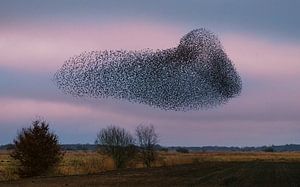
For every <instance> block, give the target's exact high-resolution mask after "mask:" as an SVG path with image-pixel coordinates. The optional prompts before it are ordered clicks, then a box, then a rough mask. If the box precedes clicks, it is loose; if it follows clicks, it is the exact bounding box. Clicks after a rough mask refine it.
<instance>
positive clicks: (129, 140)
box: [95, 125, 136, 168]
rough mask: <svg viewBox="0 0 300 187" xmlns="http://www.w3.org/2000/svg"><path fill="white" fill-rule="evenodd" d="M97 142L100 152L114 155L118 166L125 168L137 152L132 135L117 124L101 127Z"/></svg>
mask: <svg viewBox="0 0 300 187" xmlns="http://www.w3.org/2000/svg"><path fill="white" fill-rule="evenodd" d="M95 143H96V144H97V145H98V152H99V153H100V154H106V155H108V156H110V157H112V159H113V161H114V163H115V166H116V168H124V167H125V166H126V164H127V163H128V162H129V161H130V160H131V159H133V158H134V156H135V154H136V146H135V145H134V138H133V137H132V135H131V134H130V133H129V132H127V131H126V130H125V129H124V128H120V127H117V126H113V125H111V126H108V127H107V128H103V129H101V130H100V132H99V133H98V135H97V139H96V141H95Z"/></svg>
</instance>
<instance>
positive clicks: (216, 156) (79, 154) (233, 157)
mask: <svg viewBox="0 0 300 187" xmlns="http://www.w3.org/2000/svg"><path fill="white" fill-rule="evenodd" d="M209 161H210V162H218V161H220V162H224V161H225V162H248V161H249V162H251V161H266V162H294V161H295V162H300V152H282V153H266V152H220V153H219V152H215V153H213V152H212V153H211V152H206V153H205V152H204V153H172V152H161V153H159V158H158V159H157V161H156V162H155V164H154V167H161V166H175V165H182V164H200V163H201V162H209ZM128 167H129V168H141V167H143V164H142V162H140V161H138V160H135V161H133V162H131V163H129V165H128ZM15 168H16V163H15V162H13V161H12V159H11V158H10V157H9V152H7V151H2V152H0V180H12V179H17V178H18V176H17V175H16V174H15V171H16V169H15ZM114 169H115V167H114V163H113V161H112V160H111V159H110V158H108V157H105V156H101V155H99V154H98V153H96V152H84V151H72V152H66V154H65V156H64V158H63V160H62V162H61V163H60V164H59V165H58V166H57V167H56V168H55V170H53V171H52V172H51V173H49V174H48V175H49V176H58V175H60V176H61V175H63V176H64V175H81V174H93V173H99V172H101V171H108V170H114Z"/></svg>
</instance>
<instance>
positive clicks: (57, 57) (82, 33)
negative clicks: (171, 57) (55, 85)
mask: <svg viewBox="0 0 300 187" xmlns="http://www.w3.org/2000/svg"><path fill="white" fill-rule="evenodd" d="M180 33H181V30H180V28H177V27H173V26H170V25H162V24H153V23H143V22H132V23H113V24H103V25H78V26H76V25H72V26H70V25H52V26H51V25H48V26H45V27H39V26H36V25H29V26H19V27H7V28H5V27H4V28H3V27H2V28H1V30H0V57H1V61H0V66H4V67H10V68H18V69H26V70H34V71H49V70H53V69H57V68H58V67H59V66H60V65H61V64H62V63H63V62H64V61H65V60H66V59H68V58H69V57H71V56H74V55H77V54H79V53H81V52H83V51H91V50H104V49H132V50H133V49H144V48H153V49H158V48H169V47H173V46H176V45H177V44H178V42H179V41H178V39H179V36H180Z"/></svg>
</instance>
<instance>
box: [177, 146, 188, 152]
mask: <svg viewBox="0 0 300 187" xmlns="http://www.w3.org/2000/svg"><path fill="white" fill-rule="evenodd" d="M176 151H177V152H178V153H189V152H190V151H189V150H188V149H186V148H183V147H178V148H177V149H176Z"/></svg>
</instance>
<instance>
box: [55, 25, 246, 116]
mask: <svg viewBox="0 0 300 187" xmlns="http://www.w3.org/2000/svg"><path fill="white" fill-rule="evenodd" d="M54 80H55V82H56V83H57V85H58V87H59V88H60V89H62V90H63V91H64V92H66V93H68V94H72V95H74V96H88V97H95V98H107V97H111V98H116V99H126V100H129V101H132V102H137V103H142V104H147V105H150V106H154V107H158V108H161V109H165V110H180V111H187V110H198V109H205V108H210V107H214V106H218V105H220V104H222V103H226V102H227V101H228V100H229V99H230V98H232V97H235V96H237V95H238V94H239V93H240V91H241V87H242V84H241V79H240V77H239V75H238V74H237V72H236V70H235V68H234V66H233V64H232V63H231V61H230V59H229V58H228V57H227V55H226V54H225V52H224V51H223V49H222V46H221V44H220V41H219V40H218V38H217V37H216V36H215V35H214V34H213V33H211V32H209V31H207V30H205V29H196V30H193V31H191V32H189V33H188V34H186V35H185V36H183V37H182V38H181V40H180V43H179V45H178V47H176V48H171V49H166V50H148V49H147V50H140V51H126V50H116V51H92V52H84V53H82V54H80V55H78V56H75V57H72V58H70V59H69V60H67V61H66V62H65V63H64V65H63V66H62V67H61V68H60V69H59V71H58V72H57V73H56V74H55V75H54Z"/></svg>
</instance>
